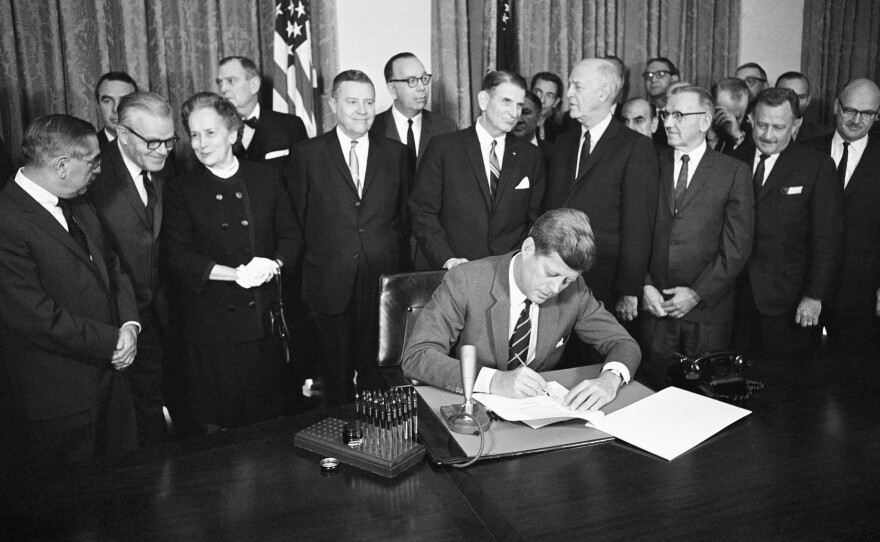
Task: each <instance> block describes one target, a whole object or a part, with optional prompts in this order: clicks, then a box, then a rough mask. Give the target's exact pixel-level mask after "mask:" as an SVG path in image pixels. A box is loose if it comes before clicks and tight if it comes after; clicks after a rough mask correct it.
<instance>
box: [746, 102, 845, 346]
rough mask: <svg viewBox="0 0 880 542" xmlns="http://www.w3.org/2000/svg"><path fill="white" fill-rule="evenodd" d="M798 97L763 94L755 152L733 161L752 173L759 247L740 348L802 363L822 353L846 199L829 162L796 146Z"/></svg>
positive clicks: (749, 278)
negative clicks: (804, 358)
mask: <svg viewBox="0 0 880 542" xmlns="http://www.w3.org/2000/svg"><path fill="white" fill-rule="evenodd" d="M798 108H799V104H798V97H797V95H796V94H795V93H794V91H792V90H790V89H785V88H768V89H765V90H763V91H761V93H760V94H758V99H757V100H756V102H755V110H754V111H753V112H752V117H753V121H754V123H753V124H754V132H753V135H754V139H755V146H756V147H757V148H756V149H755V150H751V151H749V150H747V149H738V150H737V151H735V152H734V157H735V158H739V159H740V160H742V161H743V162H745V163H746V164H747V165H748V166H749V168H750V169H751V171H752V186H753V190H754V193H755V241H754V245H753V250H752V255H751V257H750V258H749V262H748V264H747V265H748V266H747V271H746V272H744V273H742V275H741V276H740V279H739V281H738V283H737V307H736V311H737V317H736V327H735V329H734V345H735V346H736V347H737V348H738V349H740V350H742V351H745V352H751V353H756V354H757V353H760V354H764V355H768V356H770V355H775V356H776V358H775V359H779V357H785V356H803V355H804V354H806V353H808V352H809V351H810V350H811V349H813V348H815V347H817V346H818V341H819V339H820V330H821V328H820V327H818V324H819V316H820V314H821V313H822V312H823V311H824V310H825V309H826V307H827V304H828V301H829V300H830V299H831V295H832V291H833V285H834V277H835V275H836V274H837V271H838V267H839V263H840V256H841V248H842V243H843V197H842V190H841V188H840V184H839V182H838V179H837V175H836V173H835V170H834V162H833V161H832V160H831V158H830V157H828V156H827V155H826V156H823V155H822V154H821V153H819V152H816V151H814V150H812V149H809V148H807V147H806V146H804V145H801V144H799V143H794V142H793V141H792V134H793V133H794V130H795V127H796V126H797V125H799V124H800V122H801V120H800V119H799V118H798V116H799V115H798Z"/></svg>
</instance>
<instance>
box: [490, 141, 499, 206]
mask: <svg viewBox="0 0 880 542" xmlns="http://www.w3.org/2000/svg"><path fill="white" fill-rule="evenodd" d="M497 143H498V142H497V141H496V140H494V139H493V140H492V148H491V149H489V196H490V197H492V198H494V197H495V192H497V191H498V179H500V178H501V165H500V164H499V163H498V155H497V154H495V145H496V144H497Z"/></svg>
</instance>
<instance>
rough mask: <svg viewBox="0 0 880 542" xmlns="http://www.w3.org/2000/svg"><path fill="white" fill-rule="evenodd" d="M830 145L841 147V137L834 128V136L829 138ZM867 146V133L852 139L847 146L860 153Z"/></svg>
mask: <svg viewBox="0 0 880 542" xmlns="http://www.w3.org/2000/svg"><path fill="white" fill-rule="evenodd" d="M831 146H832V147H839V148H843V138H842V137H840V132H838V131H837V130H834V137H832V138H831ZM867 146H868V134H865V135H863V136H862V137H861V138H859V139H857V140H855V141H853V142H852V143H850V144H849V148H850V149H853V150H855V151H858V152H859V153H861V152H862V151H864V150H865V147H867ZM841 152H842V151H841Z"/></svg>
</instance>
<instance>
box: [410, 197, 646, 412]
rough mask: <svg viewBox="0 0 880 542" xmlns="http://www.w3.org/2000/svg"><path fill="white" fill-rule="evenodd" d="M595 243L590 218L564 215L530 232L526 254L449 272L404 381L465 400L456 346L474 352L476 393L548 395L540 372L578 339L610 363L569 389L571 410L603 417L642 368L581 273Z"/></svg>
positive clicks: (420, 329) (424, 315)
mask: <svg viewBox="0 0 880 542" xmlns="http://www.w3.org/2000/svg"><path fill="white" fill-rule="evenodd" d="M595 257H596V244H595V241H594V237H593V231H592V229H591V228H590V221H589V219H588V218H587V216H586V215H585V214H584V213H582V212H580V211H575V210H573V209H557V210H554V211H549V212H547V213H545V214H544V215H543V216H541V217H540V218H539V219H538V220H537V221H536V222H535V224H534V226H532V228H531V231H530V232H529V237H527V238H526V240H525V241H523V243H522V250H521V251H516V252H511V253H509V254H505V255H502V256H493V257H490V258H485V259H482V260H479V261H476V262H469V263H466V264H463V265H460V266H458V267H456V268H454V269H452V270H451V271H450V272H449V273H447V274H446V276H445V277H444V278H443V283H442V284H441V285H440V286H439V287H438V288H437V290H436V291H435V292H434V295H433V297H432V299H431V301H430V302H429V303H428V304H427V305H426V306H425V308H424V309H423V310H422V312H421V314H420V315H419V318H418V320H416V323H415V326H414V328H413V333H412V335H411V336H410V337H409V340H408V341H407V344H406V347H405V349H404V353H403V363H402V365H403V372H404V375H405V376H406V377H407V378H414V379H417V380H419V381H420V382H425V383H428V384H432V385H434V386H438V387H442V388H446V389H449V390H453V391H456V392H457V393H461V392H462V382H461V376H460V371H459V362H458V361H457V360H455V359H453V358H452V357H450V353H451V352H450V348H451V346H453V345H456V344H471V345H474V346H475V347H476V349H477V363H478V365H479V366H480V369H479V373H478V375H477V379H476V382H475V386H474V391H478V392H491V393H496V394H499V395H505V396H508V397H528V396H533V395H537V394H539V393H542V392H543V391H544V390H545V389H546V385H547V383H546V382H545V381H544V379H543V378H542V377H541V375H540V374H539V373H540V372H542V371H549V370H552V369H553V368H554V367H556V365H557V364H558V363H559V359H560V356H561V355H562V351H563V347H564V346H565V343H566V341H567V340H568V337H569V336H570V334H571V332H572V331H574V332H575V333H577V334H578V336H579V337H581V339H582V340H583V341H585V342H587V343H588V344H592V345H594V346H595V348H596V349H597V350H598V351H599V352H601V353H602V354H603V356H604V358H603V359H604V361H605V365H604V367H603V370H602V373H601V374H600V375H599V377H598V378H596V379H594V380H584V381H583V382H581V383H580V384H578V385H577V386H575V387H574V388H572V389H571V391H570V392H569V394H568V395H567V396H566V399H565V404H566V405H567V406H570V407H571V408H576V409H578V410H597V409H599V408H601V407H602V406H604V405H605V404H607V403H609V402H610V401H612V400H613V399H614V397H615V396H616V395H617V389H618V388H619V387H620V386H621V385H623V384H625V383H626V382H629V380H630V378H632V376H633V375H634V374H635V371H636V368H637V367H638V365H639V358H640V354H639V349H638V345H637V344H636V343H635V341H633V339H632V338H631V337H630V336H629V335H628V334H627V333H626V331H625V330H624V329H623V328H622V327H621V326H620V324H618V323H617V321H616V320H615V319H614V317H613V316H611V315H610V314H609V313H608V312H607V311H606V310H605V309H604V308H603V307H602V304H601V303H600V302H598V301H597V300H596V298H595V297H593V295H592V293H591V292H590V289H589V288H588V287H587V286H586V284H585V283H584V279H583V277H582V276H581V273H583V272H584V271H586V270H587V269H588V268H589V267H590V265H592V263H593V261H594V259H595Z"/></svg>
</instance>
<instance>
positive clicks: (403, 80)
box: [370, 53, 457, 171]
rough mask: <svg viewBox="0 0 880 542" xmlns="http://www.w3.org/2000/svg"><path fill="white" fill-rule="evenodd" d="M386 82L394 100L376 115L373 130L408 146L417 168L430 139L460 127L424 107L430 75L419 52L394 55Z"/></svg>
mask: <svg viewBox="0 0 880 542" xmlns="http://www.w3.org/2000/svg"><path fill="white" fill-rule="evenodd" d="M385 83H386V86H387V88H388V93H389V94H391V99H392V100H394V103H393V104H392V105H391V107H390V108H388V109H387V110H386V111H383V112H382V113H379V114H378V115H376V120H375V122H373V127H372V128H371V129H370V131H371V132H373V133H374V134H376V135H381V136H385V137H387V138H390V139H393V140H395V141H400V142H401V143H403V144H404V145H406V147H407V152H408V155H409V158H410V162H411V163H412V166H413V171H415V167H416V166H417V165H418V162H420V161H421V158H422V155H423V154H424V153H425V149H427V148H428V142H429V141H431V138H432V137H434V136H438V135H440V134H446V133H449V132H454V131H455V130H456V129H457V127H456V125H455V122H453V121H452V119H450V118H448V117H444V116H443V115H440V114H439V113H432V112H430V111H428V110H427V109H425V107H426V106H427V105H428V95H429V92H428V90H429V89H430V85H431V74H430V73H428V72H427V70H425V66H424V65H423V64H422V63H421V62H420V61H419V59H418V58H417V57H416V55H414V54H412V53H398V54H396V55H394V56H393V57H391V58H390V59H389V60H388V62H387V63H386V64H385Z"/></svg>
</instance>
